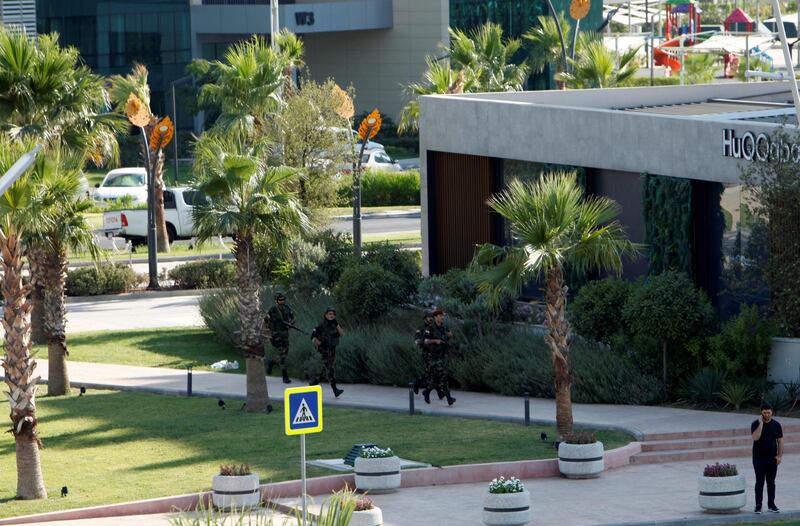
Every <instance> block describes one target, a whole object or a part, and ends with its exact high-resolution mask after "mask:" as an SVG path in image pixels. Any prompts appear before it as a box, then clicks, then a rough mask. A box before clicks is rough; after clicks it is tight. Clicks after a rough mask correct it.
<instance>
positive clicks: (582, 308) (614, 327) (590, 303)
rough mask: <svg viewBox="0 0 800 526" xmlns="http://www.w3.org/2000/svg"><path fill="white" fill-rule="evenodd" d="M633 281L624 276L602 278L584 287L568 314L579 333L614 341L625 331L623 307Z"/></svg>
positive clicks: (607, 342)
mask: <svg viewBox="0 0 800 526" xmlns="http://www.w3.org/2000/svg"><path fill="white" fill-rule="evenodd" d="M632 288H633V284H632V283H630V282H628V281H624V280H621V279H611V278H610V279H601V280H597V281H592V282H589V283H587V284H586V285H584V286H583V287H581V289H580V290H579V291H578V294H577V295H576V296H575V299H574V300H573V301H572V304H571V305H570V309H569V315H570V316H569V317H570V321H571V322H572V325H573V326H574V327H575V330H576V331H578V334H580V335H581V336H583V337H585V338H591V339H593V340H597V341H599V342H603V343H606V344H611V343H612V339H613V337H614V336H615V335H616V334H618V333H620V332H622V331H623V330H624V328H625V325H624V323H623V321H622V309H623V307H625V302H626V301H628V296H629V295H630V292H631V290H632Z"/></svg>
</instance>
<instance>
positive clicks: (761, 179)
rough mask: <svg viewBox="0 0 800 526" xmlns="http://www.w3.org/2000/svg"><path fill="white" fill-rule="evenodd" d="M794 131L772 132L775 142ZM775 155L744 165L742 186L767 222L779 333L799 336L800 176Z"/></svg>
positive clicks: (794, 138) (789, 140)
mask: <svg viewBox="0 0 800 526" xmlns="http://www.w3.org/2000/svg"><path fill="white" fill-rule="evenodd" d="M798 140H800V138H799V137H798V135H797V134H796V133H794V134H792V135H790V134H789V133H787V132H786V131H785V130H784V129H782V128H781V129H778V130H776V131H775V132H773V133H772V136H771V137H770V141H772V142H773V143H774V144H795V143H797V142H798ZM778 157H782V156H777V155H770V156H769V159H768V160H767V161H757V160H756V161H754V162H751V163H747V164H746V165H743V172H742V180H743V182H744V185H745V190H746V191H747V193H748V195H749V196H750V197H751V198H752V201H753V202H754V203H755V204H754V206H753V207H752V210H751V211H752V213H753V216H754V217H756V218H758V219H760V220H762V221H763V222H764V223H765V224H766V225H767V239H768V240H769V243H768V247H769V256H768V259H767V265H766V277H767V282H768V283H769V288H770V292H771V300H772V309H773V311H774V312H775V321H776V322H777V324H778V326H779V327H780V329H781V334H782V335H783V336H788V337H795V338H796V337H800V301H798V300H797V298H798V297H800V257H798V254H800V230H798V225H800V206H798V203H800V178H798V177H797V172H798V164H797V163H795V162H782V161H781V159H779V158H778Z"/></svg>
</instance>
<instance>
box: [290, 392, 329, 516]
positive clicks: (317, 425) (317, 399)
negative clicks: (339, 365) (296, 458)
mask: <svg viewBox="0 0 800 526" xmlns="http://www.w3.org/2000/svg"><path fill="white" fill-rule="evenodd" d="M283 397H284V404H283V408H284V409H283V412H284V419H285V421H286V434H287V435H289V436H292V435H300V485H301V490H300V491H301V493H302V496H301V500H302V506H303V523H302V524H303V526H306V513H307V512H306V510H307V505H306V434H308V433H320V432H321V431H322V388H321V387H320V386H318V385H310V386H308V387H294V388H292V389H286V391H284V394H283Z"/></svg>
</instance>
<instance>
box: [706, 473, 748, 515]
mask: <svg viewBox="0 0 800 526" xmlns="http://www.w3.org/2000/svg"><path fill="white" fill-rule="evenodd" d="M746 484H747V483H746V481H745V478H744V475H735V476H733V477H699V478H698V479H697V489H698V493H699V500H700V507H701V508H703V509H704V510H705V511H707V512H708V513H738V512H739V509H740V508H742V507H743V506H744V505H745V504H747V492H746Z"/></svg>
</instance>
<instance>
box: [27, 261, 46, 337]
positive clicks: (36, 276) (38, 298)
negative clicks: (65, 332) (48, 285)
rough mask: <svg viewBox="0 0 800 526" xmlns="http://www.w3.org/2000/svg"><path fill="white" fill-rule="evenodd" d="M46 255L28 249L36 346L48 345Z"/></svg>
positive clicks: (32, 320)
mask: <svg viewBox="0 0 800 526" xmlns="http://www.w3.org/2000/svg"><path fill="white" fill-rule="evenodd" d="M43 257H44V253H43V252H42V251H41V250H38V249H34V247H29V248H28V267H29V268H30V278H31V299H30V301H31V340H32V341H33V343H36V344H39V345H41V344H44V343H47V332H46V331H45V327H44V310H43V309H44V308H43V306H42V298H43V295H44V284H43V277H42V276H43V274H44V268H45V267H44V260H43Z"/></svg>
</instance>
